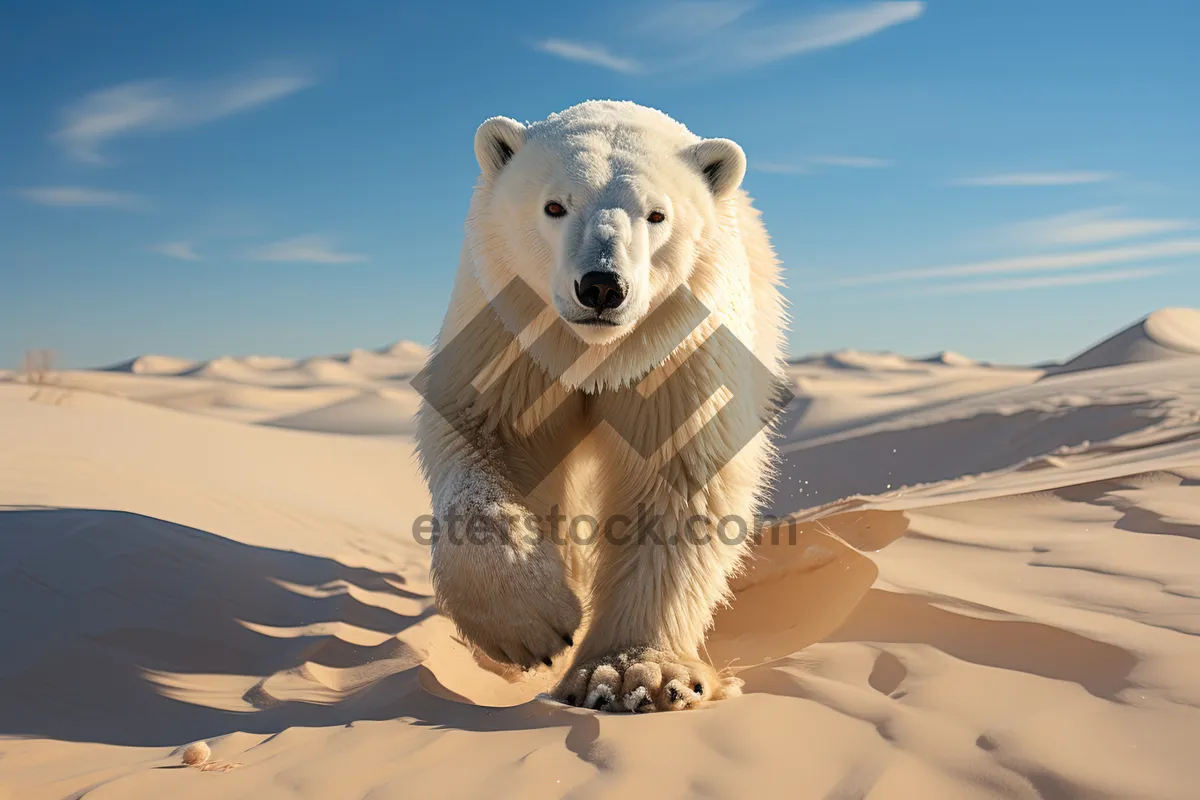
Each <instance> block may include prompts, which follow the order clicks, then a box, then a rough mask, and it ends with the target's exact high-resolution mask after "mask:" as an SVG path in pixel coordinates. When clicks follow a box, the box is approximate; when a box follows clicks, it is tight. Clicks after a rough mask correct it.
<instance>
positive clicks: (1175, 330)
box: [0, 309, 1200, 800]
mask: <svg viewBox="0 0 1200 800" xmlns="http://www.w3.org/2000/svg"><path fill="white" fill-rule="evenodd" d="M997 335H1000V334H997ZM425 354H426V353H425V350H424V349H423V348H422V347H420V346H419V345H415V344H412V343H409V342H401V343H399V344H397V345H394V346H393V347H390V348H384V349H382V350H379V351H368V350H360V351H355V352H353V353H349V354H342V355H336V356H328V357H316V358H310V359H306V360H299V361H297V360H290V359H280V358H270V357H261V356H260V357H246V358H234V357H223V358H217V359H214V360H212V361H207V362H200V363H193V362H190V361H187V360H185V359H178V358H172V357H168V356H157V355H147V356H142V357H140V358H136V359H133V360H131V361H129V362H126V363H124V364H119V365H116V366H114V367H111V368H108V369H99V370H74V371H62V372H57V373H52V374H50V375H47V376H34V377H35V378H37V379H40V381H41V382H35V383H32V384H31V383H30V377H31V376H28V375H23V374H20V373H15V372H13V373H3V374H0V631H2V632H3V637H2V639H0V641H2V642H3V645H2V646H0V798H20V799H21V800H28V799H32V798H80V797H84V796H86V797H88V798H96V799H97V800H98V799H99V798H155V799H157V798H193V797H205V798H211V797H220V798H254V800H266V799H267V798H276V797H279V798H298V797H304V798H367V797H369V798H372V799H373V800H381V799H382V798H401V797H404V798H407V797H422V796H428V797H462V796H502V797H503V796H512V797H518V796H519V797H559V796H566V795H570V796H572V797H607V796H622V795H624V796H630V793H637V794H638V795H642V794H645V795H646V796H649V795H650V794H655V795H661V796H667V797H681V796H705V797H730V798H742V797H789V798H794V797H800V798H809V797H811V798H839V799H841V800H845V799H847V798H873V799H875V800H877V799H878V798H943V797H944V798H976V797H1007V798H1039V797H1040V798H1072V797H1088V798H1091V797H1095V798H1126V797H1128V798H1195V797H1197V796H1200V788H1198V787H1200V758H1198V757H1197V754H1198V747H1200V745H1198V742H1200V310H1192V309H1164V310H1162V311H1158V312H1156V313H1154V314H1152V315H1150V316H1149V317H1148V318H1147V319H1144V320H1140V321H1138V322H1137V323H1135V324H1134V325H1132V326H1131V327H1130V328H1128V329H1126V330H1124V331H1121V332H1118V333H1116V334H1114V335H1113V336H1112V337H1111V338H1108V339H1105V340H1104V341H1102V342H1100V343H1098V344H1097V345H1096V346H1095V347H1093V348H1090V349H1088V350H1087V351H1086V352H1084V353H1082V354H1080V355H1078V356H1075V357H1069V358H1066V359H1065V360H1064V361H1063V362H1062V363H1061V364H1057V365H1053V366H1049V367H1042V368H1038V369H1033V368H1017V367H1004V366H994V365H988V364H982V363H977V362H975V361H972V360H971V359H970V358H967V357H965V356H962V355H959V354H956V353H952V352H945V353H939V354H936V355H934V356H930V357H928V358H905V357H902V356H899V355H895V354H880V353H862V352H852V351H845V352H838V353H831V354H826V355H821V356H816V357H812V358H807V359H801V360H797V361H795V362H794V363H792V364H791V366H790V373H791V377H792V379H793V382H794V384H795V386H794V389H795V393H796V400H795V401H794V402H793V403H792V405H791V406H790V407H789V408H788V409H787V412H786V414H785V417H784V419H783V420H782V425H781V428H780V436H781V439H782V453H783V463H782V465H781V475H780V479H779V485H778V487H777V490H776V492H775V496H774V500H773V503H772V508H771V509H770V511H771V513H772V514H773V515H775V516H777V517H780V518H783V519H784V520H785V521H784V523H783V524H782V527H781V528H780V529H779V534H778V535H777V536H776V537H774V540H772V539H771V538H768V539H766V540H764V542H763V543H762V544H761V545H760V547H759V548H758V550H757V552H756V557H755V559H754V561H753V562H752V564H751V567H750V570H749V571H748V573H747V574H746V575H745V576H743V577H742V578H740V579H739V580H738V581H737V585H736V590H737V593H736V598H735V600H734V602H733V604H732V606H731V607H730V608H727V609H723V610H722V611H721V612H720V613H719V615H718V618H717V622H716V626H715V629H714V630H713V632H712V634H711V636H710V637H709V641H708V643H707V648H708V652H709V655H710V657H711V658H712V659H713V660H714V663H716V664H718V665H719V666H721V667H726V668H728V669H730V670H731V671H735V672H736V673H737V674H738V676H739V677H741V678H742V679H743V680H744V681H745V694H744V696H742V697H740V698H736V699H732V700H727V701H722V702H718V703H714V704H712V705H710V706H708V707H705V708H701V709H696V710H691V711H686V712H678V713H669V714H649V715H612V714H602V713H597V712H592V711H586V710H582V709H568V708H565V707H562V706H559V705H557V704H554V703H552V702H550V701H548V700H546V699H544V698H539V696H538V695H539V693H540V692H542V691H544V690H545V689H546V688H547V687H548V686H550V685H551V683H552V682H553V675H552V674H550V671H549V670H544V669H542V670H539V671H538V672H536V673H533V674H529V675H521V674H519V673H518V674H514V673H512V672H507V671H505V670H502V669H499V668H496V667H495V666H494V665H489V664H486V663H484V664H481V663H479V662H477V661H476V660H475V659H474V658H473V656H472V654H471V652H470V651H469V650H468V649H467V648H466V647H465V646H464V645H463V644H462V643H461V642H459V641H458V640H457V638H456V636H455V632H454V629H453V626H452V625H451V624H450V623H449V622H448V621H447V620H446V619H445V618H444V617H442V616H440V615H438V614H437V611H436V609H435V607H434V604H433V600H432V596H431V595H432V592H431V589H430V586H429V582H428V563H429V553H428V548H427V547H426V546H425V545H424V544H423V543H422V542H421V541H418V539H417V538H416V537H414V534H413V523H414V520H416V519H417V518H418V517H419V516H420V515H422V514H426V513H428V512H429V497H428V494H427V493H426V490H425V488H424V486H423V484H422V481H421V479H420V476H419V474H418V472H417V469H416V464H415V461H414V457H413V447H412V442H411V439H410V434H411V431H412V414H413V411H414V409H415V408H416V405H417V399H416V396H415V394H414V392H413V390H412V389H411V387H410V386H409V384H408V379H409V378H410V377H411V376H412V375H413V374H414V373H415V372H416V371H417V370H419V369H420V366H421V363H422V360H423V358H424V357H425ZM199 740H203V741H205V742H206V743H207V745H208V746H209V747H210V748H211V757H210V761H209V762H208V763H209V764H210V765H212V764H216V765H218V766H219V767H220V768H218V769H210V770H207V771H205V770H202V769H200V768H197V767H189V766H184V765H183V764H182V761H181V753H182V747H183V746H185V745H188V744H190V743H193V742H197V741H199ZM191 752H192V753H195V752H196V750H193V751H191Z"/></svg>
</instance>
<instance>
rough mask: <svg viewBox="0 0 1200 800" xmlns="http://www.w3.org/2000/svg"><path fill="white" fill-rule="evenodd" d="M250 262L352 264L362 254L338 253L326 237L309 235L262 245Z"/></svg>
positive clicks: (363, 258)
mask: <svg viewBox="0 0 1200 800" xmlns="http://www.w3.org/2000/svg"><path fill="white" fill-rule="evenodd" d="M249 258H250V260H251V261H290V262H305V263H309V264H354V263H357V262H359V261H366V260H367V256H366V255H365V254H363V253H339V252H338V251H337V249H336V248H335V247H334V245H333V240H332V239H331V238H330V237H328V236H322V235H320V234H310V235H307V236H296V237H293V238H291V239H284V240H283V241H279V242H274V243H272V244H268V245H264V246H262V247H260V248H258V249H256V250H253V251H251V252H250V254H249Z"/></svg>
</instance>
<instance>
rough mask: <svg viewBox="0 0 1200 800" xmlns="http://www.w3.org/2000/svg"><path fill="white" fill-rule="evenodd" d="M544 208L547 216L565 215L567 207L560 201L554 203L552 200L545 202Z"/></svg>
mask: <svg viewBox="0 0 1200 800" xmlns="http://www.w3.org/2000/svg"><path fill="white" fill-rule="evenodd" d="M545 210H546V216H547V217H565V216H566V215H567V209H566V208H564V207H563V204H562V203H555V202H553V201H551V202H549V203H546V209H545Z"/></svg>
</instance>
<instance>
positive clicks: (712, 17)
mask: <svg viewBox="0 0 1200 800" xmlns="http://www.w3.org/2000/svg"><path fill="white" fill-rule="evenodd" d="M756 5H757V3H754V2H749V1H748V0H728V1H723V0H678V2H674V3H663V4H661V5H659V6H657V7H656V8H652V10H651V11H650V13H649V14H647V15H645V16H644V17H642V19H641V24H640V25H639V26H638V31H640V32H643V33H646V34H649V35H652V36H659V37H661V38H664V39H671V38H674V39H699V38H701V37H704V36H707V35H709V34H712V33H716V32H717V31H719V30H721V29H722V28H725V27H727V26H729V25H732V24H733V23H735V22H737V21H738V20H739V19H741V18H742V17H744V16H745V15H746V14H748V13H749V12H750V11H752V10H754V7H755V6H756Z"/></svg>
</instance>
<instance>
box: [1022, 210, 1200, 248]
mask: <svg viewBox="0 0 1200 800" xmlns="http://www.w3.org/2000/svg"><path fill="white" fill-rule="evenodd" d="M1123 211H1124V209H1122V208H1120V207H1115V206H1110V207H1106V208H1092V209H1086V210H1083V211H1072V212H1070V213H1067V214H1056V215H1054V216H1050V217H1042V218H1040V219H1034V220H1029V221H1027V222H1019V223H1017V224H1015V225H1012V226H1009V229H1008V231H1009V234H1010V235H1011V237H1012V238H1014V239H1016V240H1017V241H1019V242H1022V243H1027V244H1032V245H1034V246H1044V245H1084V244H1099V243H1102V242H1116V241H1121V240H1123V239H1137V238H1141V237H1145V236H1155V235H1159V234H1164V233H1176V232H1178V231H1183V230H1188V229H1191V228H1195V227H1197V222H1196V220H1190V219H1180V218H1146V217H1126V216H1122V213H1123Z"/></svg>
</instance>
